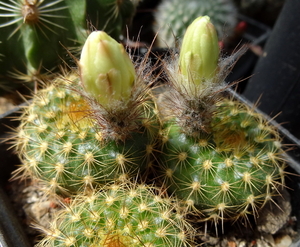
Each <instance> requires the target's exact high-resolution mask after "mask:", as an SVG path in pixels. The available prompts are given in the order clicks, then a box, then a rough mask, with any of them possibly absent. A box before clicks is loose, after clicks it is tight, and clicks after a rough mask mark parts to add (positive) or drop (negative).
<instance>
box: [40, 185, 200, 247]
mask: <svg viewBox="0 0 300 247" xmlns="http://www.w3.org/2000/svg"><path fill="white" fill-rule="evenodd" d="M174 205H175V204H174V203H172V201H171V199H168V198H165V197H162V196H161V192H160V191H159V190H158V189H155V188H151V187H149V186H148V185H130V184H121V185H116V184H113V185H107V186H105V187H104V188H102V189H101V190H100V191H98V192H95V193H92V194H90V195H85V196H83V195H80V196H78V197H76V198H75V199H74V200H73V201H72V202H71V204H70V205H69V206H66V207H65V209H63V210H62V211H61V212H60V213H59V214H58V215H57V217H56V218H55V219H54V221H53V222H52V224H51V228H50V229H46V230H44V233H45V234H46V237H45V238H44V239H43V240H42V241H41V242H40V243H39V244H38V245H37V246H39V247H42V246H61V247H63V246H65V247H67V246H74V247H75V246H90V247H92V246H94V247H98V246H99V247H100V246H130V247H158V246H159V247H171V246H172V247H187V246H191V244H190V243H189V242H191V241H192V240H193V235H194V231H193V229H192V227H191V226H190V225H189V224H188V222H186V220H185V218H184V216H183V215H181V214H180V213H179V212H176V211H174V209H176V208H174Z"/></svg>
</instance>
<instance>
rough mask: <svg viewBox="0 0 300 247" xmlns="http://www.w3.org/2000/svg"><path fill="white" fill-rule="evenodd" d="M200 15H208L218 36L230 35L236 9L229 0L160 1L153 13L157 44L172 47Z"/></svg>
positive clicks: (234, 23)
mask: <svg viewBox="0 0 300 247" xmlns="http://www.w3.org/2000/svg"><path fill="white" fill-rule="evenodd" d="M202 15H208V16H210V18H211V20H212V23H213V24H214V25H215V27H216V29H217V32H218V34H219V37H220V38H225V37H227V36H228V35H231V33H232V31H233V29H234V27H235V25H236V24H237V11H236V8H235V5H234V3H233V2H232V1H231V0H217V1H206V0H190V1H180V0H171V1H162V3H161V4H160V5H159V6H158V9H157V12H156V13H155V21H156V31H157V32H158V36H157V38H158V45H159V46H161V47H174V46H175V45H176V44H177V41H178V40H181V39H182V38H183V35H184V33H185V30H186V28H187V27H188V25H189V24H190V23H191V22H192V21H193V20H194V19H196V18H197V17H198V16H202Z"/></svg>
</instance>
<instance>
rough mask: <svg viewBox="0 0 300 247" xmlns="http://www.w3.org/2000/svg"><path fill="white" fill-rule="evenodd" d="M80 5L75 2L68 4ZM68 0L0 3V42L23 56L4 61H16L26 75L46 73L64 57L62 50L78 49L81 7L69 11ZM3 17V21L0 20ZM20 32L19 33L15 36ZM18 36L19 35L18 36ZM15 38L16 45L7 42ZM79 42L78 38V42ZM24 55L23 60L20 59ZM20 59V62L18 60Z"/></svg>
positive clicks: (19, 68)
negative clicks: (75, 10) (24, 69)
mask: <svg viewBox="0 0 300 247" xmlns="http://www.w3.org/2000/svg"><path fill="white" fill-rule="evenodd" d="M77 2H78V4H79V6H82V7H84V6H83V4H81V3H80V2H84V1H79V0H76V1H75V0H74V1H73V2H72V4H77ZM68 4H70V3H69V2H68V1H63V0H56V1H49V0H47V1H37V0H36V1H27V0H22V1H10V0H5V1H0V10H1V13H0V28H1V32H4V33H3V34H4V35H3V36H2V37H1V38H2V42H3V43H6V45H7V46H8V45H15V46H14V49H17V50H19V48H18V47H19V46H20V47H24V53H25V54H23V53H21V52H20V54H19V56H17V57H18V59H16V57H15V56H10V55H9V54H8V55H7V56H6V60H7V61H8V60H20V61H21V62H22V64H26V68H27V70H28V73H31V74H33V75H34V74H35V73H37V72H41V71H40V70H41V69H42V70H44V69H45V70H44V71H43V72H44V73H45V71H49V70H52V69H53V68H56V67H57V65H58V64H60V63H61V58H65V56H64V55H65V54H67V52H66V47H73V46H78V40H80V39H81V37H80V36H83V35H80V32H78V29H80V28H82V27H78V24H79V22H80V20H81V22H82V23H83V21H84V18H85V8H83V9H81V13H79V12H78V11H77V12H76V18H75V17H74V15H75V13H74V8H71V10H69V5H68ZM4 18H5V19H4ZM19 32H20V33H19ZM20 34H21V35H20ZM13 37H16V39H17V41H18V42H17V44H14V42H11V41H12V40H13V39H12V38H13ZM81 40H82V39H81ZM23 55H25V59H23ZM21 59H22V60H21ZM21 68H22V67H11V68H9V71H13V70H21V71H22V69H21Z"/></svg>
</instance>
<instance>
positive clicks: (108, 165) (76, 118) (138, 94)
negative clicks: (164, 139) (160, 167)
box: [15, 31, 159, 194]
mask: <svg viewBox="0 0 300 247" xmlns="http://www.w3.org/2000/svg"><path fill="white" fill-rule="evenodd" d="M78 64H79V71H73V72H72V73H71V74H68V75H66V76H62V77H61V78H57V79H55V80H54V81H53V82H52V83H51V85H50V86H48V87H47V88H45V89H43V90H40V91H39V92H38V93H37V94H36V95H35V96H34V97H33V100H32V103H30V104H29V106H27V107H25V109H24V113H23V115H22V116H21V125H20V127H19V129H18V136H17V141H16V147H17V150H18V153H19V154H20V158H21V160H22V161H23V165H22V166H21V167H20V168H19V169H18V170H17V171H16V172H15V176H16V177H21V178H24V177H28V176H29V177H31V178H36V179H39V180H42V181H43V182H44V184H45V185H46V188H48V190H49V191H50V192H59V193H62V194H76V193H79V192H83V191H87V190H89V189H93V188H94V187H95V186H96V185H99V184H100V185H104V184H106V183H108V182H111V181H124V180H126V179H129V178H131V177H137V176H138V174H140V173H143V172H145V170H147V169H148V166H150V165H151V163H152V158H153V157H152V156H153V152H154V149H155V147H154V146H155V143H156V136H157V132H158V128H159V126H158V121H157V118H156V115H155V109H154V104H153V102H152V101H151V98H150V89H149V87H148V86H146V84H145V83H144V81H143V78H142V76H141V74H140V73H139V72H138V71H137V72H136V69H135V67H134V65H133V64H132V62H131V60H130V57H129V55H128V54H127V53H126V51H125V49H124V47H123V46H122V45H121V44H119V43H118V42H117V41H115V40H114V39H112V38H111V37H110V36H108V35H107V34H106V33H105V32H103V31H95V32H92V33H91V34H90V36H89V37H88V39H87V40H86V43H85V45H84V47H83V50H82V54H81V58H80V61H79V63H78ZM142 175H143V174H142Z"/></svg>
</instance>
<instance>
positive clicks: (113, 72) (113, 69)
mask: <svg viewBox="0 0 300 247" xmlns="http://www.w3.org/2000/svg"><path fill="white" fill-rule="evenodd" d="M79 67H80V76H81V81H82V84H83V86H84V88H85V90H86V91H87V92H88V93H90V94H91V95H92V96H94V97H95V99H96V100H97V101H98V102H99V103H100V104H101V105H103V106H108V105H109V104H110V103H111V102H112V100H125V101H126V100H128V99H129V98H130V95H131V89H132V86H133V83H134V80H135V76H136V75H135V69H134V65H133V64H132V62H131V60H130V57H129V56H128V54H127V53H126V51H125V49H124V47H123V46H122V45H121V44H119V43H118V42H117V41H115V40H114V39H113V38H111V37H110V36H109V35H108V34H106V33H105V32H103V31H95V32H92V33H91V34H90V35H89V37H88V38H87V40H86V42H85V44H84V46H83V48H82V52H81V57H80V61H79Z"/></svg>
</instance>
